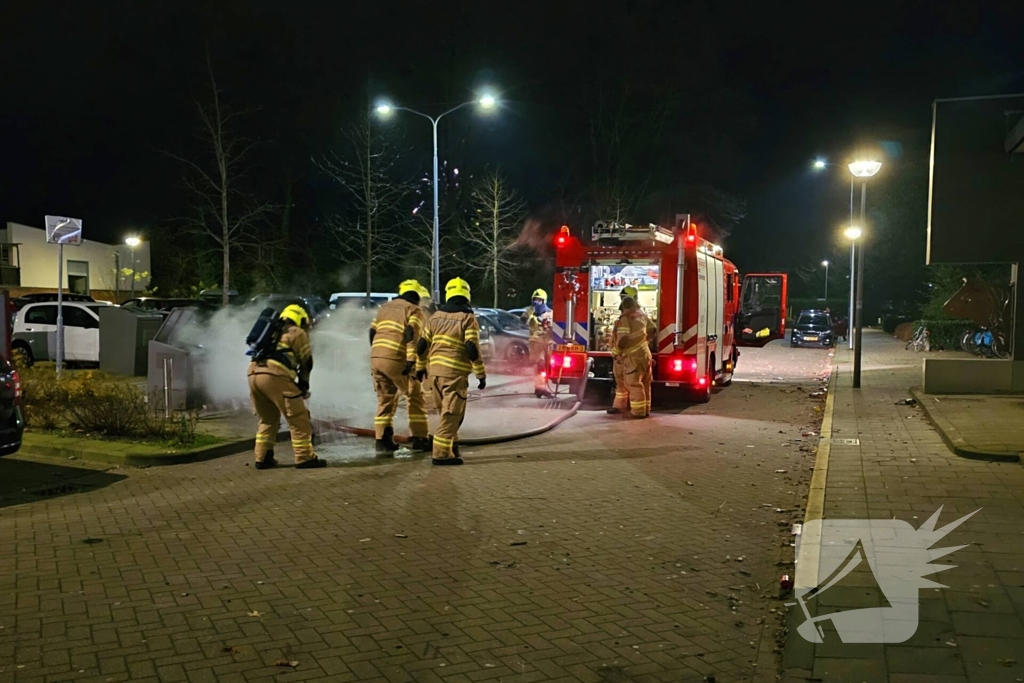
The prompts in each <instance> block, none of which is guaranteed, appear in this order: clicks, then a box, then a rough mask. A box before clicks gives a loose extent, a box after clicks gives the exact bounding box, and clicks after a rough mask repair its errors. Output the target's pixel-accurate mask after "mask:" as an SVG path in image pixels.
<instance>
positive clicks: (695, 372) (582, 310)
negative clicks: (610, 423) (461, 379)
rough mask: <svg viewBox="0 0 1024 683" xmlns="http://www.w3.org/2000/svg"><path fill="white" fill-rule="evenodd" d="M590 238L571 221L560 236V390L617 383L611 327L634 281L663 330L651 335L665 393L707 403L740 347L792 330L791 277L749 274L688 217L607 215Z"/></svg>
mask: <svg viewBox="0 0 1024 683" xmlns="http://www.w3.org/2000/svg"><path fill="white" fill-rule="evenodd" d="M590 237H591V239H590V242H589V244H584V243H583V242H582V241H581V240H580V239H579V238H578V237H577V236H575V235H573V234H572V232H571V231H570V230H569V228H568V226H562V228H561V231H560V232H559V233H558V234H557V236H556V237H555V251H556V256H555V284H554V288H553V289H554V296H553V301H552V304H553V317H554V324H553V334H554V337H555V344H556V346H555V350H554V353H553V354H552V356H551V361H550V363H551V365H550V367H549V369H548V377H547V378H548V381H549V382H550V383H552V384H553V385H554V386H555V387H556V390H557V389H558V387H560V386H563V385H564V386H566V387H567V388H568V390H569V392H570V393H579V392H580V390H581V389H582V388H584V387H586V385H587V383H591V384H593V383H601V382H605V383H607V386H608V388H609V389H610V387H611V383H612V382H613V373H612V363H613V361H612V355H611V344H612V330H613V328H614V326H615V322H616V320H617V319H618V317H619V315H620V313H619V304H620V303H621V292H622V289H623V288H624V287H626V286H627V285H632V286H633V287H636V289H637V291H638V302H637V303H638V304H639V305H640V307H641V308H642V309H643V311H644V313H645V314H647V316H648V317H650V319H651V320H652V321H653V322H654V323H655V326H656V327H657V329H658V334H657V337H656V339H652V340H649V342H650V343H651V350H652V353H653V355H654V367H653V373H654V387H655V391H656V392H659V393H661V392H663V391H664V390H669V391H671V392H673V393H677V394H679V395H680V396H681V397H682V398H685V399H687V400H690V401H696V402H706V401H708V400H709V398H710V396H711V388H712V386H715V385H718V386H728V385H729V384H730V383H731V382H732V378H733V372H734V370H735V368H736V362H737V360H738V359H739V355H740V352H739V350H738V348H737V347H740V346H764V345H765V344H767V343H768V342H770V341H772V340H773V339H781V338H783V337H784V336H785V332H786V327H785V325H786V322H785V321H786V295H787V280H786V275H785V274H783V273H754V274H750V275H745V276H741V275H740V273H739V271H738V270H737V269H736V266H734V265H733V264H732V263H731V262H730V261H729V260H728V259H726V258H725V257H724V256H723V252H722V247H720V246H718V245H717V244H714V243H712V242H710V241H708V240H707V239H704V238H703V237H702V236H701V235H700V234H699V230H698V226H697V225H696V224H694V223H692V222H691V221H690V218H689V217H688V216H683V217H682V218H681V220H680V221H679V224H678V225H677V226H674V227H671V228H666V227H661V226H657V225H654V224H648V225H630V224H618V223H610V222H604V221H598V222H597V223H595V224H594V226H593V228H592V230H591V235H590Z"/></svg>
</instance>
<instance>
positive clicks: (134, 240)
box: [118, 235, 142, 299]
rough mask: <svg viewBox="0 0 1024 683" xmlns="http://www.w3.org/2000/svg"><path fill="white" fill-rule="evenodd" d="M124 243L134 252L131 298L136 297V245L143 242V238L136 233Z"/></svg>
mask: <svg viewBox="0 0 1024 683" xmlns="http://www.w3.org/2000/svg"><path fill="white" fill-rule="evenodd" d="M124 243H125V244H127V245H128V248H129V249H130V250H131V252H132V296H131V298H132V299H134V298H135V247H137V246H139V245H140V244H142V240H140V239H139V238H138V237H136V236H135V235H132V236H131V237H126V238H125V240H124ZM118 277H120V276H118Z"/></svg>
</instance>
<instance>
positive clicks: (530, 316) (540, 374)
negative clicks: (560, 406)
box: [524, 289, 555, 398]
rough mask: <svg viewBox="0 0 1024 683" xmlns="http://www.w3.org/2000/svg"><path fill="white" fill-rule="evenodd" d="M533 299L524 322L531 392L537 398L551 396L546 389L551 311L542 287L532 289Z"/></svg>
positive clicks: (549, 359)
mask: <svg viewBox="0 0 1024 683" xmlns="http://www.w3.org/2000/svg"><path fill="white" fill-rule="evenodd" d="M532 298H533V301H532V302H531V303H530V308H527V309H526V314H525V316H524V317H525V318H526V324H527V326H528V327H529V328H530V363H531V364H533V393H534V395H536V396H537V398H551V397H552V396H553V395H554V394H552V393H551V391H550V390H549V389H548V379H547V373H548V372H549V368H548V363H549V362H550V361H551V349H552V347H553V346H554V343H555V341H554V337H553V336H552V334H551V323H552V313H551V309H550V308H548V293H547V292H545V291H544V290H543V289H535V290H534V291H533V297H532Z"/></svg>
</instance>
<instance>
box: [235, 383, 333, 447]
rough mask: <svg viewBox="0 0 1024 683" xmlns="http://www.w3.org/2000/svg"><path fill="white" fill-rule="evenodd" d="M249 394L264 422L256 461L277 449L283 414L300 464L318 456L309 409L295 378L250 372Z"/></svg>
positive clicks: (258, 434)
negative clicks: (276, 444)
mask: <svg viewBox="0 0 1024 683" xmlns="http://www.w3.org/2000/svg"><path fill="white" fill-rule="evenodd" d="M249 395H250V397H251V398H252V407H253V409H254V410H255V411H256V414H257V415H259V416H260V425H259V427H257V428H256V462H263V458H265V457H266V455H267V452H268V451H272V450H273V449H274V443H275V442H276V441H277V430H278V429H279V427H280V425H281V416H282V415H284V417H285V419H286V420H287V421H288V430H289V431H290V432H291V436H292V451H293V452H294V453H295V462H296V464H297V463H300V462H305V461H307V460H312V459H313V458H314V457H316V456H314V455H313V424H312V422H311V421H310V417H309V409H308V408H306V402H305V401H303V400H302V392H301V391H300V390H299V388H298V387H297V386H295V382H294V381H292V380H291V379H290V378H288V377H285V376H284V375H272V374H269V373H265V374H257V375H249Z"/></svg>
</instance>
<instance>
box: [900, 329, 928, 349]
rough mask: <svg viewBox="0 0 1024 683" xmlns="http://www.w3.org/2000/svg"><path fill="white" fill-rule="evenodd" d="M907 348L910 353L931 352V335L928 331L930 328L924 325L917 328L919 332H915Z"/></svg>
mask: <svg viewBox="0 0 1024 683" xmlns="http://www.w3.org/2000/svg"><path fill="white" fill-rule="evenodd" d="M906 348H907V350H908V351H911V350H913V351H926V352H927V351H931V350H932V341H931V333H930V332H929V331H928V328H927V327H925V326H924V325H921V327H919V328H917V331H916V332H914V336H913V337H911V338H910V341H908V342H907V347H906Z"/></svg>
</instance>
